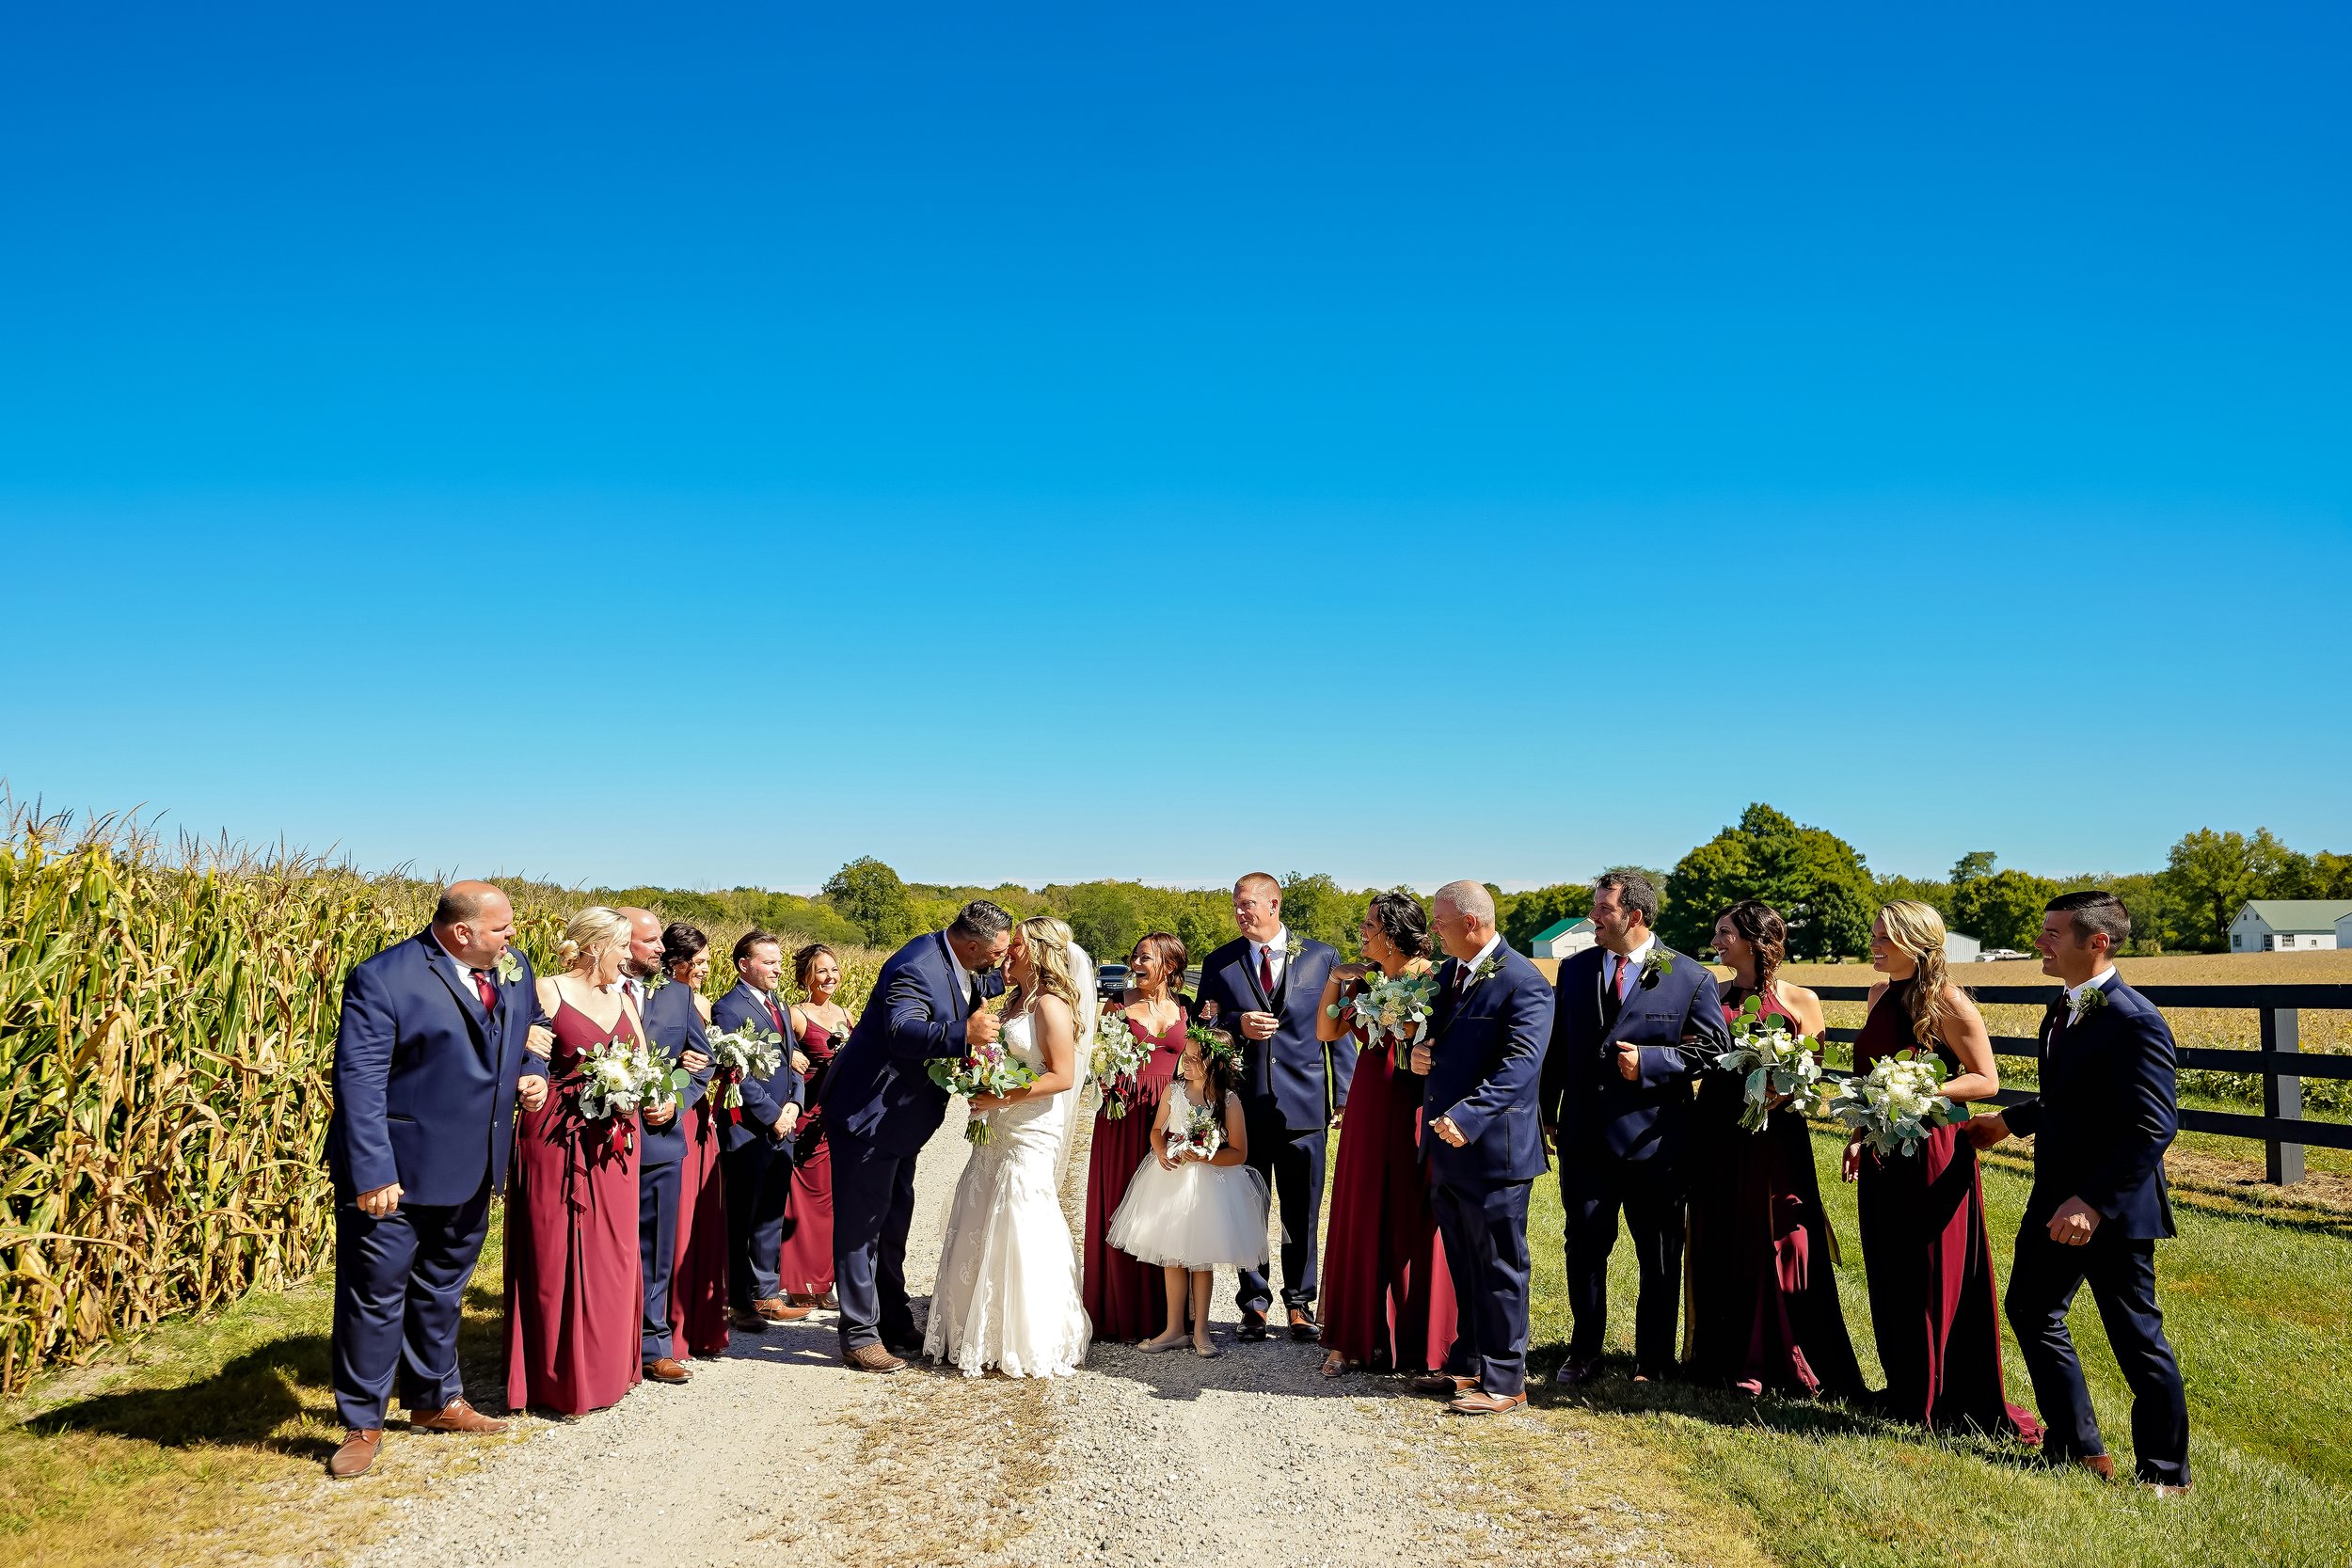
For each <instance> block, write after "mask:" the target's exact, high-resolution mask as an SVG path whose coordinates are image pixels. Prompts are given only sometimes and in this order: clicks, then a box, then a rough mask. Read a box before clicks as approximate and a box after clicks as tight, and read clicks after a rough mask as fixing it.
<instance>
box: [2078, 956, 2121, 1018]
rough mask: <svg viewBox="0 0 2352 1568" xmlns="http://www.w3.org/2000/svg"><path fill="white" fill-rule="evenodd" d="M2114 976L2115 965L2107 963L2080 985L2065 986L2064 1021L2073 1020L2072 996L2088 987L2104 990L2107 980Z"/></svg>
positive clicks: (2088, 988)
mask: <svg viewBox="0 0 2352 1568" xmlns="http://www.w3.org/2000/svg"><path fill="white" fill-rule="evenodd" d="M2114 977H2115V966H2114V965H2113V964H2109V965H2107V967H2106V968H2105V969H2103V970H2101V971H2099V973H2098V974H2093V975H2092V976H2091V977H2090V979H2088V980H2085V981H2084V982H2083V983H2082V984H2081V985H2079V986H2069V987H2067V988H2066V1022H2069V1023H2072V1022H2074V998H2075V997H2077V996H2079V995H2081V994H2082V993H2083V992H2084V991H2085V990H2090V989H2093V988H2095V989H2097V990H2106V989H2107V982H2108V981H2109V980H2111V979H2113V978H2114Z"/></svg>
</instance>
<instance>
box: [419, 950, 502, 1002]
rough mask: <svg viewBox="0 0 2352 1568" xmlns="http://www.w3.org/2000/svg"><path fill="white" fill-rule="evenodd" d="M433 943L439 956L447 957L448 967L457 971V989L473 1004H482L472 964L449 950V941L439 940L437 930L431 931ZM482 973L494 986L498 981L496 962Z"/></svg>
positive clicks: (480, 992)
mask: <svg viewBox="0 0 2352 1568" xmlns="http://www.w3.org/2000/svg"><path fill="white" fill-rule="evenodd" d="M433 945H434V946H436V947H437V948H439V949H440V950H441V956H442V957H443V958H447V959H449V962H450V967H451V968H452V969H453V970H455V971H456V972H457V989H458V990H459V991H460V992H461V993H463V994H464V995H465V996H466V997H467V998H468V999H469V1000H470V1001H471V1002H472V1003H473V1005H474V1006H477V1007H478V1006H481V1005H482V988H481V987H480V986H477V985H475V984H474V980H473V977H474V967H473V965H471V964H469V963H468V962H467V961H466V960H465V959H463V958H459V957H458V956H457V955H456V954H454V953H453V952H451V951H450V950H449V943H448V942H443V941H442V940H441V933H440V932H438V931H436V932H434V933H433ZM482 973H483V974H487V975H488V976H489V977H490V984H492V985H494V986H495V985H497V984H498V983H499V971H498V965H497V964H495V963H494V964H491V965H489V966H488V967H486V968H485V969H484V970H483V971H482Z"/></svg>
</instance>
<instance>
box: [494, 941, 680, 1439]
mask: <svg viewBox="0 0 2352 1568" xmlns="http://www.w3.org/2000/svg"><path fill="white" fill-rule="evenodd" d="M628 942H629V928H628V918H627V917H626V916H624V915H622V914H620V913H619V912H617V911H612V910H609V909H606V908H604V907H603V906H602V905H594V904H592V905H590V906H589V907H588V908H587V909H584V910H582V911H580V912H579V913H578V914H576V915H574V916H572V919H571V924H570V925H568V926H566V927H564V942H563V944H562V946H561V947H560V948H559V949H558V954H559V957H560V958H561V960H562V962H563V965H564V972H563V973H562V974H555V975H551V976H547V977H543V978H542V979H541V980H540V981H539V1010H540V1011H541V1012H542V1013H543V1014H545V1015H546V1016H547V1018H548V1021H549V1022H550V1025H551V1027H552V1028H553V1030H554V1034H555V1045H554V1051H553V1053H552V1055H551V1056H550V1058H549V1060H548V1078H549V1079H550V1080H551V1082H550V1085H549V1088H550V1090H551V1092H550V1093H549V1094H548V1100H547V1103H546V1104H545V1105H543V1106H541V1107H540V1108H539V1109H538V1110H536V1111H531V1112H526V1113H524V1115H523V1116H522V1117H521V1119H520V1121H519V1122H518V1124H517V1125H516V1135H515V1171H514V1178H513V1188H512V1191H511V1192H510V1193H509V1195H508V1197H507V1201H506V1402H507V1405H508V1407H509V1408H510V1409H515V1410H521V1409H525V1408H532V1409H540V1410H551V1411H554V1412H555V1413H556V1414H558V1415H563V1416H580V1415H584V1414H586V1413H587V1412H589V1411H591V1410H601V1409H603V1408H604V1407H605V1406H606V1405H608V1404H612V1403H614V1402H618V1401H619V1400H620V1398H621V1397H622V1396H623V1395H624V1394H627V1393H628V1391H629V1389H631V1388H632V1387H634V1386H636V1385H637V1383H638V1382H639V1380H640V1379H641V1377H642V1376H643V1372H642V1366H643V1363H642V1361H641V1360H640V1358H639V1354H638V1353H639V1350H640V1347H641V1344H642V1320H643V1317H644V1289H645V1282H644V1270H643V1267H642V1266H641V1264H640V1261H639V1258H638V1237H637V1153H636V1149H637V1140H638V1139H639V1138H640V1137H641V1136H643V1133H644V1129H643V1128H642V1127H640V1126H639V1124H638V1119H637V1116H636V1114H635V1113H634V1112H632V1113H630V1114H629V1115H628V1117H625V1118H615V1119H613V1120H604V1121H589V1120H587V1119H585V1118H584V1117H582V1116H581V1115H580V1070H579V1069H580V1058H581V1056H582V1055H584V1054H585V1053H587V1052H588V1050H589V1049H590V1048H592V1047H594V1046H597V1045H602V1044H604V1043H605V1042H607V1041H609V1040H615V1039H619V1040H636V1039H642V1038H644V1029H643V1026H642V1024H641V1023H640V1022H639V1021H638V1020H637V1019H636V1018H634V1017H632V1016H631V1015H632V1014H633V1013H634V1012H635V1008H634V1007H633V1006H630V1004H629V1002H628V998H627V997H625V996H624V995H622V994H621V992H620V978H621V968H622V966H623V964H625V963H626V962H627V961H628Z"/></svg>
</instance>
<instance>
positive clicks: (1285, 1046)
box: [1193, 937, 1356, 1132]
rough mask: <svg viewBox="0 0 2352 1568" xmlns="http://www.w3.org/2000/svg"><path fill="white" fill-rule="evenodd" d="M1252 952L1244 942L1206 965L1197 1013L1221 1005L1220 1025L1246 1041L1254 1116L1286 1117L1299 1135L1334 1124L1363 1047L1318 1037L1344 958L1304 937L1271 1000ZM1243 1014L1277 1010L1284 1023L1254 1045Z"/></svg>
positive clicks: (1247, 1094)
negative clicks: (1330, 986) (1320, 1016)
mask: <svg viewBox="0 0 2352 1568" xmlns="http://www.w3.org/2000/svg"><path fill="white" fill-rule="evenodd" d="M1250 951H1251V949H1250V943H1249V942H1248V940H1247V939H1245V938H1238V937H1237V938H1235V939H1234V940H1233V941H1232V942H1227V943H1226V944H1225V945H1224V946H1222V947H1220V948H1218V949H1217V950H1216V952H1214V953H1212V954H1210V955H1209V956H1208V958H1206V959H1204V960H1203V961H1202V962H1201V965H1200V995H1199V996H1198V997H1196V998H1195V999H1194V1001H1193V1012H1194V1016H1195V1017H1198V1016H1199V1015H1200V1013H1201V1012H1202V1011H1204V1010H1205V1009H1206V1008H1207V1006H1208V1005H1209V1004H1210V1003H1212V1002H1214V1003H1216V1027H1218V1028H1220V1029H1223V1030H1225V1031H1227V1032H1228V1033H1230V1034H1231V1035H1232V1037H1233V1038H1234V1039H1235V1040H1236V1041H1238V1042H1239V1043H1240V1045H1241V1099H1242V1105H1243V1107H1244V1108H1245V1109H1246V1110H1248V1112H1249V1113H1250V1115H1251V1116H1252V1117H1259V1118H1263V1117H1267V1116H1269V1115H1270V1114H1275V1113H1279V1115H1280V1117H1281V1118H1282V1125H1283V1126H1285V1127H1287V1128H1290V1129H1291V1130H1292V1131H1294V1132H1305V1131H1307V1130H1308V1129H1310V1128H1316V1127H1328V1126H1329V1125H1331V1112H1332V1111H1333V1109H1334V1108H1336V1107H1341V1106H1344V1105H1345V1104H1346V1103H1347V1091H1348V1087H1349V1085H1352V1084H1353V1083H1354V1082H1355V1080H1356V1047H1355V1042H1353V1041H1352V1040H1349V1039H1345V1038H1342V1039H1339V1040H1336V1041H1331V1042H1328V1043H1327V1042H1325V1041H1322V1040H1318V1039H1316V1038H1315V1016H1316V1013H1317V1011H1318V1010H1319V1009H1320V1008H1321V1007H1322V1006H1323V985H1324V982H1325V981H1327V980H1328V979H1329V978H1330V977H1331V966H1332V965H1333V964H1335V963H1337V962H1339V959H1340V956H1339V953H1338V951H1337V950H1336V949H1334V948H1333V947H1332V946H1331V945H1330V944H1329V943H1328V942H1315V941H1312V940H1310V939H1307V938H1301V939H1300V940H1299V944H1298V957H1296V958H1291V959H1289V960H1287V961H1286V962H1285V963H1284V964H1283V966H1282V980H1281V984H1280V985H1279V986H1278V987H1276V990H1278V991H1279V992H1280V994H1279V995H1277V996H1268V995H1266V994H1265V992H1264V991H1263V990H1262V989H1260V987H1259V985H1258V966H1257V964H1256V963H1255V962H1254V961H1253V960H1252V959H1251V958H1250ZM1243 1013H1272V1014H1274V1015H1275V1016H1276V1017H1277V1018H1279V1020H1280V1021H1281V1022H1279V1024H1277V1025H1276V1027H1275V1030H1274V1033H1273V1035H1272V1036H1271V1037H1268V1038H1265V1039H1263V1040H1253V1039H1250V1038H1249V1037H1247V1036H1245V1035H1244V1034H1243V1033H1242V1032H1241V1025H1240V1023H1239V1022H1236V1020H1237V1019H1238V1017H1239V1015H1241V1014H1243Z"/></svg>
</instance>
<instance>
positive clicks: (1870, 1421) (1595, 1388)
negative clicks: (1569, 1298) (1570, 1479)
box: [1527, 1341, 1929, 1438]
mask: <svg viewBox="0 0 2352 1568" xmlns="http://www.w3.org/2000/svg"><path fill="white" fill-rule="evenodd" d="M1566 1359H1567V1347H1566V1346H1565V1345H1564V1344H1561V1343H1559V1342H1557V1341H1554V1342H1553V1343H1550V1344H1547V1345H1538V1346H1535V1347H1534V1348H1533V1349H1532V1350H1530V1351H1529V1353H1528V1358H1527V1392H1528V1402H1529V1403H1531V1404H1534V1405H1538V1406H1541V1407H1544V1408H1546V1409H1551V1408H1577V1407H1581V1408H1583V1409H1587V1410H1595V1411H1600V1412H1604V1413H1606V1414H1609V1415H1613V1416H1683V1417H1688V1418H1691V1419H1692V1420H1698V1421H1706V1422H1708V1423H1709V1424H1711V1425H1714V1426H1728V1427H1741V1428H1748V1429H1755V1428H1762V1429H1764V1430H1767V1431H1771V1432H1780V1433H1793V1434H1799V1435H1804V1436H1813V1437H1822V1436H1871V1437H1878V1436H1884V1437H1913V1438H1924V1437H1927V1436H1928V1435H1929V1434H1928V1433H1926V1432H1924V1431H1923V1430H1922V1429H1920V1428H1918V1427H1915V1426H1911V1425H1909V1424H1907V1423H1905V1422H1901V1421H1896V1420H1891V1419H1889V1418H1886V1417H1885V1416H1883V1415H1881V1414H1880V1413H1879V1412H1878V1411H1877V1410H1876V1409H1874V1408H1871V1407H1870V1405H1869V1404H1868V1403H1867V1400H1868V1396H1867V1395H1866V1396H1864V1402H1861V1403H1855V1402H1848V1401H1844V1400H1838V1399H1831V1398H1826V1397H1825V1398H1821V1399H1803V1398H1799V1397H1796V1396H1793V1395H1787V1394H1773V1393H1767V1394H1763V1395H1759V1396H1756V1397H1754V1398H1751V1397H1750V1396H1748V1395H1745V1394H1741V1393H1739V1392H1737V1391H1736V1390H1733V1389H1729V1388H1719V1387H1715V1386H1711V1385H1708V1384H1704V1383H1696V1382H1692V1381H1691V1380H1689V1379H1687V1378H1683V1377H1678V1376H1670V1377H1667V1378H1665V1379H1663V1380H1661V1381H1658V1382H1652V1383H1636V1382H1634V1381H1633V1358H1632V1357H1631V1356H1629V1355H1606V1356H1603V1357H1602V1358H1601V1370H1600V1375H1599V1376H1598V1377H1597V1378H1595V1379H1594V1380H1593V1381H1592V1382H1590V1383H1588V1384H1585V1385H1584V1386H1582V1387H1581V1388H1575V1389H1567V1388H1562V1387H1559V1386H1555V1385H1554V1384H1553V1383H1552V1381H1551V1374H1552V1371H1553V1370H1555V1369H1556V1368H1557V1367H1558V1366H1559V1365H1560V1364H1561V1363H1562V1362H1563V1361H1565V1360H1566Z"/></svg>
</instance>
